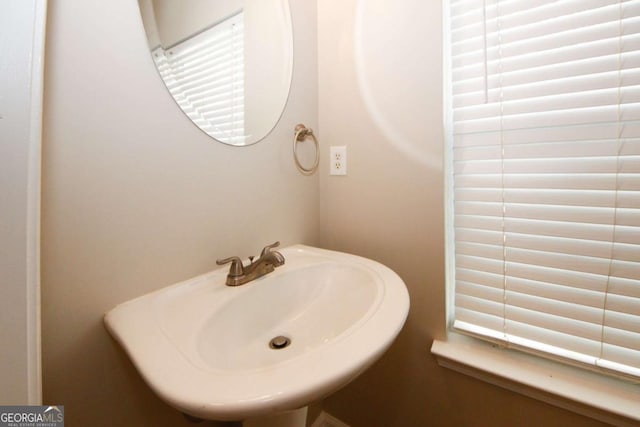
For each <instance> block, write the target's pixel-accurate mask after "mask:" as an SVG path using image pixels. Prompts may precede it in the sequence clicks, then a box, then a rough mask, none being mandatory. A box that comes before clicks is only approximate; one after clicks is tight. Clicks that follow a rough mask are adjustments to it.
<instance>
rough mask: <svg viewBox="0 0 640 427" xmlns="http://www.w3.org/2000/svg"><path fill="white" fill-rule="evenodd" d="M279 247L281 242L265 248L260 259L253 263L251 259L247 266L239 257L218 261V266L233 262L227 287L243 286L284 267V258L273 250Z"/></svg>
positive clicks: (251, 258)
mask: <svg viewBox="0 0 640 427" xmlns="http://www.w3.org/2000/svg"><path fill="white" fill-rule="evenodd" d="M278 246H280V242H275V243H273V244H271V245H267V246H265V247H264V249H262V252H261V253H260V257H259V258H258V259H257V260H255V261H253V257H250V259H249V260H250V261H249V265H246V266H245V265H243V264H242V261H241V260H240V258H238V257H230V258H226V259H223V260H218V261H217V263H218V265H221V264H226V263H227V262H231V268H230V269H229V274H228V275H227V281H226V284H227V286H240V285H243V284H245V283H247V282H250V281H252V280H254V279H257V278H258V277H262V276H264V275H266V274H269V273H271V272H272V271H273V270H274V269H275V268H276V267H280V266H281V265H283V264H284V262H285V259H284V256H283V255H282V254H281V253H280V252H278V251H275V250H272V249H273V248H276V247H278Z"/></svg>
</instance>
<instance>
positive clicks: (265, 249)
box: [260, 241, 280, 256]
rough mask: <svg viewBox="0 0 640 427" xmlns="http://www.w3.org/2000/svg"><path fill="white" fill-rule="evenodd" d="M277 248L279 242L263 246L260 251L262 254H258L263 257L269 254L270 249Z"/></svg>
mask: <svg viewBox="0 0 640 427" xmlns="http://www.w3.org/2000/svg"><path fill="white" fill-rule="evenodd" d="M278 246H280V242H279V241H278V242H275V243H272V244H270V245H267V246H265V247H264V248H263V249H262V252H260V256H265V255H266V254H268V253H269V251H270V250H271V249H273V248H277V247H278Z"/></svg>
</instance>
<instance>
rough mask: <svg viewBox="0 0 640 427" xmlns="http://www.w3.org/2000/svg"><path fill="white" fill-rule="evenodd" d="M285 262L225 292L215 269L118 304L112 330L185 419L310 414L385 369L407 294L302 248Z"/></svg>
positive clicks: (378, 273) (364, 262)
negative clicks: (314, 405)
mask: <svg viewBox="0 0 640 427" xmlns="http://www.w3.org/2000/svg"><path fill="white" fill-rule="evenodd" d="M280 253H282V255H284V257H285V259H286V263H285V264H284V265H283V266H281V267H278V268H277V269H276V270H275V271H274V272H273V273H270V274H268V275H266V276H263V277H261V278H259V279H256V280H254V281H252V282H249V283H247V284H245V285H242V286H238V287H229V286H226V285H225V279H226V274H227V269H226V268H225V269H219V270H215V271H212V272H210V273H207V274H204V275H202V276H198V277H195V278H192V279H189V280H186V281H184V282H181V283H177V284H175V285H172V286H169V287H167V288H164V289H160V290H158V291H156V292H153V293H150V294H147V295H144V296H141V297H139V298H136V299H134V300H131V301H128V302H125V303H123V304H120V305H119V306H117V307H115V308H114V309H113V310H111V311H110V312H108V313H107V314H106V316H105V324H106V327H107V329H108V330H109V332H110V333H111V334H112V335H113V337H114V338H115V339H116V340H117V341H118V342H119V343H120V344H121V345H122V347H123V348H124V349H125V351H126V352H127V354H128V355H129V357H130V358H131V360H132V361H133V363H134V365H135V366H136V368H137V369H138V371H139V372H140V374H141V375H142V377H143V378H144V380H145V381H146V382H147V384H148V385H149V386H150V387H151V389H153V390H154V391H155V392H156V393H157V394H158V396H160V397H161V398H162V399H163V400H164V401H165V402H167V403H168V404H170V405H171V406H173V407H175V408H176V409H178V410H180V411H182V412H184V413H186V414H188V415H191V416H193V417H197V418H202V419H209V420H243V419H247V418H252V417H259V416H263V415H268V414H273V413H277V412H281V411H288V410H293V409H296V408H300V407H304V406H305V405H308V404H309V403H311V402H313V401H316V400H318V399H321V398H322V397H324V396H326V395H328V394H331V393H332V392H334V391H336V390H338V389H339V388H341V387H342V386H344V385H346V384H347V383H348V382H349V381H351V380H353V379H354V378H355V377H356V376H358V375H359V374H360V373H362V372H363V371H364V370H365V369H366V368H367V367H369V366H370V365H371V364H372V363H373V362H375V361H376V360H377V359H378V357H379V356H380V355H381V354H382V353H383V352H384V351H385V350H386V349H387V348H388V347H389V345H390V344H391V342H392V341H393V340H394V338H395V337H396V335H397V334H398V332H399V331H400V329H401V328H402V326H403V324H404V322H405V319H406V316H407V312H408V310H409V296H408V293H407V289H406V287H405V285H404V283H403V282H402V280H401V279H400V277H398V275H397V274H395V273H394V272H393V271H391V270H390V269H389V268H387V267H385V266H384V265H382V264H380V263H377V262H375V261H372V260H369V259H366V258H361V257H358V256H355V255H349V254H345V253H341V252H335V251H328V250H323V249H318V248H313V247H309V246H302V245H296V246H290V247H287V248H284V249H282V250H280ZM274 338H278V339H276V340H275V343H274ZM287 340H288V341H287ZM270 344H271V345H270Z"/></svg>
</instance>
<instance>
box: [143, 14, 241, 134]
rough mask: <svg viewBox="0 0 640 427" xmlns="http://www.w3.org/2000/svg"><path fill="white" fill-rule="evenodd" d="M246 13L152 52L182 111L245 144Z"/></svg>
mask: <svg viewBox="0 0 640 427" xmlns="http://www.w3.org/2000/svg"><path fill="white" fill-rule="evenodd" d="M243 27H244V26H243V14H242V12H240V13H238V14H236V15H234V16H232V17H230V18H228V19H226V20H224V21H222V22H220V23H219V24H216V25H214V26H213V27H211V28H209V29H207V30H205V31H202V32H200V33H198V34H196V35H195V36H193V37H190V38H188V39H187V40H185V41H182V42H180V43H178V44H176V45H175V46H172V47H171V48H168V49H166V50H165V49H163V48H162V47H158V48H157V49H155V50H154V51H153V58H154V61H155V62H156V66H157V67H158V70H159V72H160V75H161V76H162V79H163V80H164V82H165V84H166V85H167V88H168V89H169V91H170V92H171V94H172V95H173V97H174V98H175V100H176V102H177V103H178V105H179V106H180V108H182V110H183V111H184V112H185V113H186V114H187V115H188V116H189V118H190V119H191V120H193V121H194V123H195V124H196V125H198V126H199V127H200V128H201V129H202V130H204V131H205V132H206V133H208V134H209V135H211V136H213V137H214V138H216V139H218V140H220V141H223V142H227V143H244V139H245V136H244V29H243Z"/></svg>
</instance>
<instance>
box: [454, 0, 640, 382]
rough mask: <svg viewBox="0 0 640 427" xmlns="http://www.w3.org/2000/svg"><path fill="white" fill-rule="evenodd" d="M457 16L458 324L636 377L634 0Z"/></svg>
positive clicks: (638, 169) (574, 0)
mask: <svg viewBox="0 0 640 427" xmlns="http://www.w3.org/2000/svg"><path fill="white" fill-rule="evenodd" d="M450 16H451V28H450V43H449V46H450V49H451V50H450V52H449V53H448V54H449V58H450V64H451V68H450V74H449V77H450V79H451V81H450V85H448V87H450V89H451V91H450V93H449V95H448V96H449V101H450V102H449V103H448V105H450V106H451V107H450V111H449V114H448V116H449V117H450V123H451V129H450V134H451V139H450V149H451V153H452V155H451V156H450V157H449V158H450V159H451V162H450V164H449V169H448V170H449V172H450V174H451V177H452V179H451V180H450V183H451V187H450V188H449V190H448V191H449V195H450V197H451V206H452V208H453V214H452V218H451V220H450V221H449V227H450V229H449V230H450V232H451V233H453V239H452V241H453V247H454V253H453V254H452V255H453V265H454V267H453V270H452V271H453V274H454V279H455V289H456V290H455V294H454V300H455V302H454V305H455V311H454V318H455V319H454V322H453V326H454V327H455V328H458V329H460V330H463V331H466V332H468V333H471V334H473V335H478V336H483V337H486V338H487V339H490V340H497V341H502V342H503V343H506V344H507V345H509V346H513V347H515V348H526V349H528V350H527V351H533V352H536V353H541V354H547V355H549V357H553V358H560V359H566V360H571V361H574V362H575V361H578V362H580V363H585V364H589V365H592V366H597V367H600V368H603V369H605V370H613V371H616V372H618V373H619V374H621V375H631V376H639V377H640V0H624V1H618V0H580V1H578V0H567V1H563V2H552V1H545V0H532V1H527V2H523V1H504V0H461V1H455V2H452V4H451V6H450Z"/></svg>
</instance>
